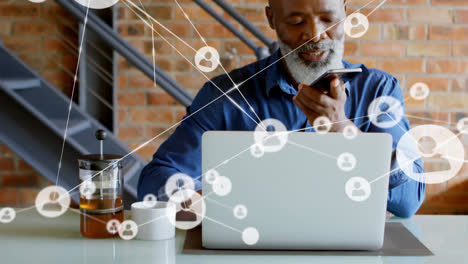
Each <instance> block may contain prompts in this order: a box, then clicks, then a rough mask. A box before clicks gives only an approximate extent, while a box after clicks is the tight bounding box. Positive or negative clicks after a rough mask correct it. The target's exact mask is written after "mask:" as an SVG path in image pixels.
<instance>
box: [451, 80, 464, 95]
mask: <svg viewBox="0 0 468 264" xmlns="http://www.w3.org/2000/svg"><path fill="white" fill-rule="evenodd" d="M452 90H453V91H454V92H465V93H466V92H468V79H464V78H456V79H454V80H453V82H452Z"/></svg>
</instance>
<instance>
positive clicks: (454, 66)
mask: <svg viewBox="0 0 468 264" xmlns="http://www.w3.org/2000/svg"><path fill="white" fill-rule="evenodd" d="M427 72H428V73H448V74H468V61H466V60H429V61H428V62H427Z"/></svg>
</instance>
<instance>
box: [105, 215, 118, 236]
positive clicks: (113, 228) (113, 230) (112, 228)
mask: <svg viewBox="0 0 468 264" xmlns="http://www.w3.org/2000/svg"><path fill="white" fill-rule="evenodd" d="M119 228H120V222H119V220H117V219H111V220H109V222H107V224H106V229H107V232H109V233H110V234H117V233H118V232H119Z"/></svg>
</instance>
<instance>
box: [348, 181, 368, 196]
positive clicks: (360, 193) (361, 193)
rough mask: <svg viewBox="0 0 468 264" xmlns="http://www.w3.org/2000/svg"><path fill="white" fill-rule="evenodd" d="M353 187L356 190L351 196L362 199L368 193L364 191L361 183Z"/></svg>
mask: <svg viewBox="0 0 468 264" xmlns="http://www.w3.org/2000/svg"><path fill="white" fill-rule="evenodd" d="M353 187H354V190H353V192H352V194H351V195H352V196H353V197H360V196H364V195H366V192H365V191H364V190H363V189H362V187H361V183H360V182H355V183H354V185H353Z"/></svg>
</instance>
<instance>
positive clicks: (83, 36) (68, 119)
mask: <svg viewBox="0 0 468 264" xmlns="http://www.w3.org/2000/svg"><path fill="white" fill-rule="evenodd" d="M90 2H91V0H88V5H87V8H86V16H85V20H84V24H83V34H82V35H81V41H80V48H79V50H78V61H77V62H76V70H75V78H73V88H72V92H71V95H70V103H69V106H68V114H67V122H66V123H65V131H64V133H63V142H62V150H61V151H60V159H59V163H58V168H57V179H56V180H55V185H58V181H59V176H60V169H61V168H62V158H63V151H64V149H65V142H66V140H67V132H68V122H69V121H70V114H71V110H72V105H73V95H74V94H75V87H76V81H77V76H78V71H79V68H80V67H79V66H80V60H81V52H82V51H83V42H84V38H85V33H86V24H87V23H88V13H89V4H90Z"/></svg>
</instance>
